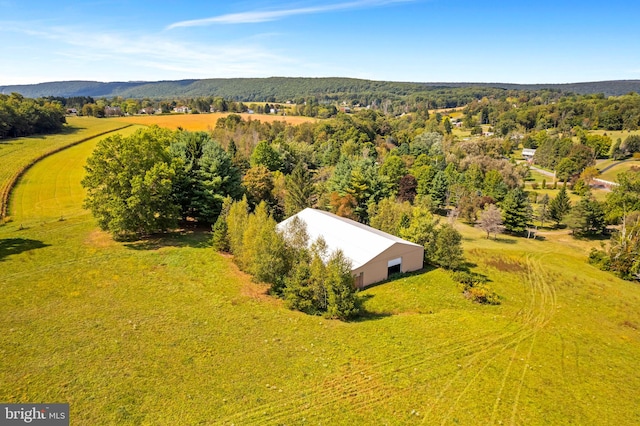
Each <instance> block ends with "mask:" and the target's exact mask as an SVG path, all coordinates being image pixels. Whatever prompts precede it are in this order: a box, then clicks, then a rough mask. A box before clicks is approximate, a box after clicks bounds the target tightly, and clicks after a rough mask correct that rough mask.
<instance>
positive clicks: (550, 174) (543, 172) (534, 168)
mask: <svg viewBox="0 0 640 426" xmlns="http://www.w3.org/2000/svg"><path fill="white" fill-rule="evenodd" d="M529 168H530V169H531V170H535V171H536V172H538V173H540V174H542V175H545V176H551V177H556V174H555V172H550V171H548V170H542V169H539V168H537V167H536V166H532V165H531V164H529Z"/></svg>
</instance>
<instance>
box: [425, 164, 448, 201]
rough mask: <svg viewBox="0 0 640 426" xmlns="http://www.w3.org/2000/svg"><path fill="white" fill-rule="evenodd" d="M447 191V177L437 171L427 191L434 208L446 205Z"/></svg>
mask: <svg viewBox="0 0 640 426" xmlns="http://www.w3.org/2000/svg"><path fill="white" fill-rule="evenodd" d="M448 189H449V184H448V181H447V177H446V175H445V173H444V171H439V172H438V173H436V175H435V176H434V178H433V180H432V181H431V188H430V189H429V195H430V196H431V201H432V202H433V205H434V206H435V207H436V208H442V207H444V206H445V205H446V202H447V191H448Z"/></svg>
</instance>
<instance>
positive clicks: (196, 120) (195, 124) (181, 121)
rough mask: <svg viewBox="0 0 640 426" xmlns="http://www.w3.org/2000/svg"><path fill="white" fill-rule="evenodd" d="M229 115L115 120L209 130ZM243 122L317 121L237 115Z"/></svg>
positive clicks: (157, 116)
mask: <svg viewBox="0 0 640 426" xmlns="http://www.w3.org/2000/svg"><path fill="white" fill-rule="evenodd" d="M229 114H231V113H227V112H220V113H218V112H216V113H211V114H167V115H135V116H129V117H119V118H117V119H115V120H118V121H123V122H126V123H132V124H140V125H143V126H151V125H154V124H155V125H158V126H160V127H167V128H169V129H174V130H175V129H177V128H178V127H180V128H183V129H185V130H192V131H196V130H210V129H213V128H215V127H216V122H217V121H218V119H219V118H222V117H226V116H228V115H229ZM238 115H240V116H241V117H242V118H243V119H244V120H258V121H262V122H268V123H271V122H274V121H285V122H287V123H289V124H294V125H295V124H300V123H307V122H315V121H317V119H315V118H311V117H299V116H289V115H288V116H281V115H273V114H247V113H242V114H238Z"/></svg>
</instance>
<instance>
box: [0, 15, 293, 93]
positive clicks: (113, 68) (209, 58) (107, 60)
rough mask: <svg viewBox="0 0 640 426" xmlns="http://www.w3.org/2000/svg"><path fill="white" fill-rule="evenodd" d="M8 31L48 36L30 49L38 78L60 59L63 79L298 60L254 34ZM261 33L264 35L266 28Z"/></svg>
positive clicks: (239, 73) (217, 70) (205, 73)
mask: <svg viewBox="0 0 640 426" xmlns="http://www.w3.org/2000/svg"><path fill="white" fill-rule="evenodd" d="M5 30H7V27H5ZM10 31H12V32H17V33H20V34H22V35H23V36H25V37H28V38H35V39H37V40H40V43H39V44H41V45H44V44H45V43H43V42H45V41H47V42H51V43H46V44H47V45H52V46H54V47H53V48H52V49H49V50H47V51H43V52H38V53H35V52H31V55H32V57H33V58H35V57H36V56H38V57H39V59H38V60H39V61H43V62H45V63H47V64H49V68H48V70H47V71H49V72H50V74H49V75H50V77H49V78H45V79H42V78H39V77H38V80H39V81H40V82H41V81H51V80H52V77H53V76H54V73H55V72H56V67H55V65H56V64H62V65H61V67H59V68H64V72H65V75H66V76H67V77H66V78H64V79H68V78H70V77H71V76H72V75H73V76H75V77H74V78H81V79H91V80H93V79H98V78H100V79H101V80H106V81H114V80H138V79H140V80H157V79H182V78H207V77H262V76H265V72H268V73H272V74H274V75H275V74H284V73H285V72H286V70H287V69H289V68H290V67H297V66H299V65H301V64H300V60H299V59H292V58H289V57H287V56H286V55H283V54H281V53H280V52H278V51H277V50H271V49H268V48H266V47H265V46H264V45H262V44H261V43H260V42H259V39H260V37H259V36H258V37H256V36H253V37H249V38H246V39H242V40H238V41H230V42H226V43H216V44H214V43H211V44H204V43H198V42H193V41H191V40H185V41H181V40H178V39H177V38H176V37H167V36H164V35H163V34H162V33H160V34H152V35H149V34H132V33H115V32H112V33H108V32H95V31H86V30H85V29H82V28H67V27H49V28H43V27H39V28H38V29H34V27H33V26H22V27H21V26H18V25H14V26H13V27H12V28H11V30H10ZM265 36H266V37H267V38H268V37H270V36H272V34H267V35H265ZM43 55H46V58H45V57H44V56H43ZM25 59H26V58H22V61H24V60H25ZM34 60H35V59H34ZM7 66H9V65H7ZM302 66H303V65H302ZM10 68H11V67H10ZM60 71H62V70H60ZM39 74H42V72H40V73H39ZM98 76H99V77H98ZM0 77H1V80H3V81H12V82H33V81H32V80H33V78H29V77H26V76H25V77H24V78H21V79H19V81H18V79H17V78H16V77H13V78H10V77H9V76H0ZM28 80H31V81H28ZM12 84H15V83H12Z"/></svg>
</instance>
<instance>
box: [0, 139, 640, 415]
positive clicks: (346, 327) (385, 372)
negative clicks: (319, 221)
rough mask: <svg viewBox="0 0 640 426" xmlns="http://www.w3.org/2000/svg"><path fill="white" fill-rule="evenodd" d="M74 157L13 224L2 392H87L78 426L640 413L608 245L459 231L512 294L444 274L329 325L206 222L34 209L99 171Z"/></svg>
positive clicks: (2, 258)
mask: <svg viewBox="0 0 640 426" xmlns="http://www.w3.org/2000/svg"><path fill="white" fill-rule="evenodd" d="M83 147H84V145H80V146H78V147H76V148H73V149H74V150H76V149H78V150H82V149H85V148H83ZM88 151H89V150H88ZM76 154H77V152H76V153H75V154H74V152H73V151H72V150H66V151H63V152H60V153H58V154H55V156H53V157H50V162H41V163H38V164H37V165H36V166H34V167H33V168H32V169H31V170H30V171H29V172H28V173H27V174H26V175H25V179H23V180H22V181H21V183H20V184H19V185H18V186H17V187H16V190H15V197H16V199H20V200H23V202H22V203H19V204H15V205H14V206H15V207H12V215H13V216H14V218H15V220H14V222H11V223H8V224H6V225H4V226H1V227H0V289H1V290H2V291H0V330H2V333H0V359H1V360H2V362H0V401H3V402H33V401H56V402H69V403H70V406H71V418H72V419H73V420H72V422H73V424H77V425H93V424H124V425H127V424H303V423H309V424H392V425H396V424H397V425H405V424H473V425H475V424H522V425H525V424H526V425H535V424H615V425H629V424H638V423H639V422H640V412H639V411H638V407H639V406H640V395H639V394H638V392H637V390H638V388H640V375H638V374H637V365H638V360H640V333H639V332H638V330H639V329H640V290H639V289H638V286H637V284H634V283H630V282H625V281H622V280H619V279H617V278H616V277H614V276H613V275H611V274H609V273H606V272H602V271H599V270H597V269H596V268H593V267H591V266H590V265H588V264H586V262H585V260H586V257H587V254H588V252H589V249H590V247H592V246H594V245H597V243H591V242H588V241H582V240H574V239H573V238H571V237H570V236H568V235H565V234H561V233H548V234H546V235H545V238H546V240H545V241H540V240H533V239H530V240H527V239H523V238H511V237H508V236H504V237H502V238H500V239H499V240H497V241H494V240H492V239H490V240H487V239H486V238H484V233H483V232H482V231H480V230H477V229H473V228H470V227H466V226H464V225H461V224H456V227H457V229H458V230H459V231H461V232H462V234H463V236H464V241H463V244H464V246H465V256H466V258H467V260H468V262H470V263H472V264H475V265H477V266H475V267H474V268H473V271H475V272H478V273H481V274H483V275H485V276H487V277H488V278H489V279H490V284H491V286H492V288H494V289H495V291H496V292H497V293H498V294H500V295H501V296H502V304H501V305H499V306H487V305H480V304H476V303H470V302H469V301H468V300H467V299H465V298H464V297H463V295H462V294H461V293H460V292H459V290H458V289H457V286H456V283H455V282H454V281H452V280H451V277H450V275H449V274H448V273H446V272H444V271H442V270H440V269H435V270H430V271H427V272H425V273H423V274H418V275H413V276H406V277H403V278H401V279H399V280H396V281H392V282H389V283H386V284H384V285H379V286H375V287H373V288H369V289H367V290H365V291H363V292H362V295H363V296H364V298H365V309H366V311H367V312H369V317H367V318H364V319H363V320H361V321H357V322H341V321H332V320H325V319H323V318H320V317H317V316H309V315H305V314H302V313H299V312H294V311H290V310H288V309H287V308H286V307H285V306H284V304H283V303H282V302H281V301H280V300H278V299H274V298H272V297H269V296H267V295H266V294H265V286H261V285H259V284H255V283H252V282H251V281H250V279H249V278H248V277H247V276H246V275H244V274H242V273H241V272H239V271H238V269H237V268H236V267H235V265H234V264H233V263H232V262H231V260H230V259H229V258H228V257H224V256H222V255H219V254H216V253H215V252H213V250H212V249H211V247H209V246H208V243H207V242H208V241H209V239H210V238H209V235H208V234H201V233H197V232H195V233H194V232H188V231H184V232H183V233H179V234H172V235H167V236H166V237H165V238H159V239H155V240H147V241H141V242H138V243H128V244H127V243H117V242H114V241H113V240H112V239H111V238H110V237H109V236H108V235H107V234H105V233H103V232H100V231H98V230H97V229H96V226H95V223H94V222H93V220H92V218H91V215H90V214H89V213H88V212H85V211H83V210H82V209H81V208H80V207H79V206H77V205H76V208H75V210H74V212H75V213H74V214H73V215H71V216H70V217H69V218H67V219H65V220H64V221H59V220H58V216H59V213H55V214H54V212H55V209H51V210H45V211H43V213H42V216H38V213H31V216H29V214H30V213H29V212H31V211H32V209H35V208H36V207H37V204H38V203H39V200H44V199H50V202H49V203H50V204H51V205H53V204H54V203H55V202H56V200H59V201H60V203H61V204H66V203H71V204H73V202H71V200H72V199H73V197H70V196H68V195H63V194H64V193H65V192H64V191H65V188H66V186H69V188H70V190H69V191H70V192H68V193H73V192H74V191H78V190H80V191H81V188H80V187H79V179H76V178H74V181H73V182H71V181H69V180H65V179H60V178H59V177H60V176H59V175H60V173H61V172H60V171H59V170H58V169H57V167H58V165H62V164H66V166H65V167H66V168H65V169H64V170H65V171H64V173H65V174H71V175H76V174H77V175H80V174H82V165H83V164H84V161H81V159H80V158H79V157H80V156H78V157H77V159H76V160H72V157H73V156H75V155H76ZM86 155H88V152H87V153H86ZM71 187H73V188H74V189H71ZM39 192H40V193H42V197H41V196H40V195H38V193H39ZM45 193H48V194H49V195H48V196H45ZM43 197H44V198H43ZM80 198H82V197H80ZM27 200H30V201H27ZM71 204H69V205H71ZM46 212H49V213H46ZM23 218H24V220H23ZM21 222H24V228H25V229H23V230H19V228H20V227H19V224H20V223H21Z"/></svg>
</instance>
